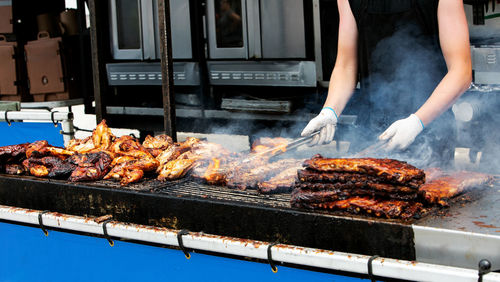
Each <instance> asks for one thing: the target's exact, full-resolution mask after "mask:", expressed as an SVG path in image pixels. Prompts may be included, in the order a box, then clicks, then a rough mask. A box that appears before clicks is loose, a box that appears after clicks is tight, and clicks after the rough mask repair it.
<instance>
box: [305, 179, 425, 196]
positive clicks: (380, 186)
mask: <svg viewBox="0 0 500 282" xmlns="http://www.w3.org/2000/svg"><path fill="white" fill-rule="evenodd" d="M296 187H297V188H301V189H303V190H313V191H328V190H339V189H340V190H348V189H351V190H352V189H359V190H373V191H381V192H386V193H393V194H416V193H417V192H418V190H417V189H413V188H409V187H406V186H401V185H393V184H385V183H371V182H366V183H363V182H362V183H352V182H349V183H342V182H336V183H328V182H326V183H325V182H323V183H317V182H299V183H297V185H296Z"/></svg>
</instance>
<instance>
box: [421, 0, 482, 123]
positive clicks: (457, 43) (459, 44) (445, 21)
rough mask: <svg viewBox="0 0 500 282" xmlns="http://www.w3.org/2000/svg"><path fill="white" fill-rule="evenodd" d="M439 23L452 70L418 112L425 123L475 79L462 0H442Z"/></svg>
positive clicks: (445, 108)
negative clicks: (473, 77)
mask: <svg viewBox="0 0 500 282" xmlns="http://www.w3.org/2000/svg"><path fill="white" fill-rule="evenodd" d="M438 24H439V40H440V44H441V49H442V51H443V55H444V59H445V60H446V66H447V67H448V72H447V74H446V75H445V76H444V78H443V79H442V80H441V82H440V83H439V84H438V86H437V87H436V89H435V90H434V91H433V92H432V95H431V96H430V97H429V99H427V101H426V102H425V103H424V105H422V107H420V109H419V110H418V111H417V112H416V113H415V114H416V115H417V116H418V117H419V118H420V120H421V121H422V122H423V124H424V125H428V124H429V123H431V122H432V121H433V120H434V119H435V118H437V117H438V116H439V115H440V114H442V113H443V112H444V111H446V110H447V109H448V108H449V107H450V106H451V105H452V104H453V103H454V102H455V101H456V100H457V99H458V98H459V97H460V95H462V93H464V92H465V91H466V90H467V89H468V88H469V86H470V83H471V80H472V63H471V57H470V45H469V30H468V26H467V19H466V17H465V12H464V7H463V3H462V1H459V0H440V1H439V6H438Z"/></svg>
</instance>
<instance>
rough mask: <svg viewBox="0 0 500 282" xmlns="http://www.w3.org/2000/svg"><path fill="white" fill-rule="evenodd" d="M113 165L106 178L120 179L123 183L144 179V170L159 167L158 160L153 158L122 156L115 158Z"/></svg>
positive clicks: (147, 170) (152, 169)
mask: <svg viewBox="0 0 500 282" xmlns="http://www.w3.org/2000/svg"><path fill="white" fill-rule="evenodd" d="M111 165H112V166H113V168H112V169H111V171H110V172H109V173H108V174H107V175H106V176H105V177H104V179H111V178H113V179H116V180H120V184H121V185H127V184H129V183H133V182H137V181H139V180H140V179H142V177H143V176H144V172H149V171H154V170H155V169H156V168H157V167H158V161H157V160H156V159H153V158H143V159H135V158H132V157H130V156H121V157H118V158H115V159H113V162H112V163H111ZM139 171H140V172H139Z"/></svg>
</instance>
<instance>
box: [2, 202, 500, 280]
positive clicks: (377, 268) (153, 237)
mask: <svg viewBox="0 0 500 282" xmlns="http://www.w3.org/2000/svg"><path fill="white" fill-rule="evenodd" d="M40 212H41V211H37V210H28V209H23V208H16V207H9V206H3V205H0V219H3V220H9V221H14V222H21V223H27V224H33V225H38V223H39V221H38V215H39V214H40ZM42 217H43V224H44V226H45V227H55V228H59V229H66V230H73V231H80V232H86V233H92V234H99V235H102V234H104V233H103V227H102V224H99V223H96V222H95V221H93V220H92V219H89V218H85V217H79V216H72V215H63V214H60V213H55V212H54V213H51V212H49V213H44V214H43V215H42ZM107 232H108V234H109V236H112V237H118V238H123V239H130V240H137V241H143V242H149V243H157V244H164V245H170V246H178V241H177V233H178V232H179V231H177V230H172V229H167V228H159V227H153V226H145V225H136V224H124V223H120V222H109V223H108V224H107ZM183 244H184V246H185V247H187V248H190V249H197V250H204V251H210V252H216V253H223V254H230V255H237V256H241V257H251V258H257V259H267V248H268V246H269V243H266V242H261V241H254V240H248V239H239V238H233V237H225V236H217V235H210V234H204V233H194V232H190V233H189V234H188V235H184V236H183ZM271 252H272V257H273V260H275V261H281V262H285V263H292V264H298V265H303V266H311V267H318V268H324V269H332V270H338V271H347V272H353V273H360V274H367V273H368V272H367V271H368V270H367V269H368V268H367V262H368V260H369V258H370V256H365V255H358V254H350V253H343V252H333V251H325V250H320V249H311V248H301V247H297V246H291V245H285V244H278V245H275V246H274V247H273V248H272V249H271ZM372 266H373V274H374V275H375V276H381V277H387V278H395V279H406V280H415V279H417V280H419V281H477V278H478V271H477V270H473V269H465V268H458V267H449V266H442V265H436V264H428V263H419V262H414V261H403V260H397V259H389V258H377V259H375V260H374V261H373V264H372ZM483 281H500V274H499V273H489V274H486V275H484V276H483Z"/></svg>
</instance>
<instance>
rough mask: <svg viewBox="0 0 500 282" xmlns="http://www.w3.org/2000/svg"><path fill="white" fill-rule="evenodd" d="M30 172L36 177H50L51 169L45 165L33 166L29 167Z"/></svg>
mask: <svg viewBox="0 0 500 282" xmlns="http://www.w3.org/2000/svg"><path fill="white" fill-rule="evenodd" d="M29 172H30V174H31V175H33V176H36V177H46V176H48V175H49V169H48V168H47V167H46V166H43V165H32V166H30V167H29Z"/></svg>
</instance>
